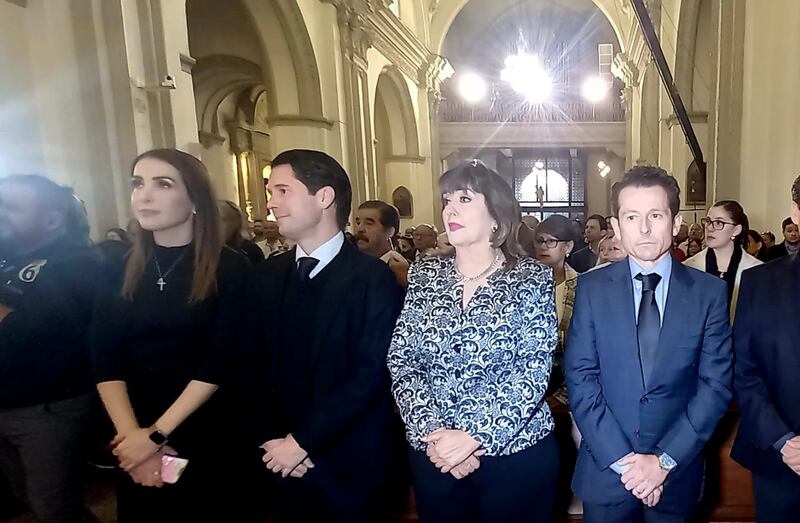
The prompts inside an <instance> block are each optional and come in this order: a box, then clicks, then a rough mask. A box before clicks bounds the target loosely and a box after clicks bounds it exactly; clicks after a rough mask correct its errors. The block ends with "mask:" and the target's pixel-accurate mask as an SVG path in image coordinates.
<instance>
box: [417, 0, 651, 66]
mask: <svg viewBox="0 0 800 523" xmlns="http://www.w3.org/2000/svg"><path fill="white" fill-rule="evenodd" d="M617 1H618V0H592V2H593V3H594V4H595V5H596V6H597V8H598V9H599V10H600V11H601V12H602V13H603V15H605V17H606V18H607V19H608V21H609V23H610V24H611V27H612V28H613V29H614V33H615V34H616V35H617V41H618V43H619V46H620V51H621V52H625V50H626V49H625V45H626V42H628V37H629V33H630V31H631V30H632V29H635V30H637V31H638V28H636V27H633V28H632V27H631V26H630V23H629V20H630V19H629V16H628V15H627V14H626V12H625V11H624V10H623V9H621V8H620V7H619V6H618V5H617ZM469 2H470V0H454V1H451V2H439V3H438V6H437V7H436V9H435V11H434V12H433V16H432V17H431V24H430V43H431V46H430V47H431V49H432V50H433V52H434V53H437V54H441V53H442V50H443V46H444V41H445V38H446V37H447V33H448V31H449V30H450V26H452V25H453V21H454V20H455V19H456V16H458V14H459V13H460V12H461V10H462V9H463V8H464V7H465V6H466V5H467V4H468V3H469Z"/></svg>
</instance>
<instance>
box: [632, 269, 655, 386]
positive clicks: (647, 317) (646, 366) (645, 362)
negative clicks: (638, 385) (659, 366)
mask: <svg viewBox="0 0 800 523" xmlns="http://www.w3.org/2000/svg"><path fill="white" fill-rule="evenodd" d="M636 279H637V280H639V281H640V282H642V301H640V302H639V318H638V322H637V325H636V331H637V334H638V337H639V361H640V362H641V364H642V378H644V384H645V386H647V383H648V382H649V381H650V375H651V373H652V372H653V364H654V363H655V359H656V350H657V349H658V338H659V337H660V336H661V316H660V315H659V313H658V304H657V303H656V287H657V286H658V283H659V282H660V281H661V276H659V275H658V274H656V273H651V274H642V273H639V274H637V275H636Z"/></svg>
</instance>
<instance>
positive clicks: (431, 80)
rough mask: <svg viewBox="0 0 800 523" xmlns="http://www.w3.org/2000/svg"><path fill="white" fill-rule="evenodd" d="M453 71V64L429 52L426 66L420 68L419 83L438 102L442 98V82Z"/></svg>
mask: <svg viewBox="0 0 800 523" xmlns="http://www.w3.org/2000/svg"><path fill="white" fill-rule="evenodd" d="M453 73H455V71H454V70H453V66H452V65H450V62H448V61H447V59H446V58H445V57H443V56H440V55H438V54H431V55H430V56H429V57H428V64H427V67H425V68H424V69H420V80H419V85H420V86H421V87H422V86H424V87H425V89H426V90H427V91H428V93H430V94H431V96H432V97H433V101H434V102H436V103H438V102H440V101H441V99H442V83H443V82H444V81H445V80H447V79H448V78H450V77H451V76H453Z"/></svg>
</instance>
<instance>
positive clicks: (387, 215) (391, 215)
mask: <svg viewBox="0 0 800 523" xmlns="http://www.w3.org/2000/svg"><path fill="white" fill-rule="evenodd" d="M358 208H359V209H375V210H377V211H378V215H379V219H380V222H381V225H383V228H384V229H390V228H392V227H394V238H395V239H396V238H397V236H398V234H400V212H399V211H398V210H397V207H395V206H393V205H389V204H388V203H386V202H382V201H380V200H367V201H366V202H364V203H362V204H361V205H359V206H358Z"/></svg>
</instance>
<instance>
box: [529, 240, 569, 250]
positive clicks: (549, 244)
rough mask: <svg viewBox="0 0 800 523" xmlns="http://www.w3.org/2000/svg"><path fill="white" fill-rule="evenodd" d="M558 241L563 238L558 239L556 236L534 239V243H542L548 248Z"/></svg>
mask: <svg viewBox="0 0 800 523" xmlns="http://www.w3.org/2000/svg"><path fill="white" fill-rule="evenodd" d="M560 241H563V240H559V239H558V238H547V239H545V238H536V239H535V240H534V243H535V244H536V245H544V246H546V247H547V248H548V249H552V248H553V247H555V246H556V245H558V242H560Z"/></svg>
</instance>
